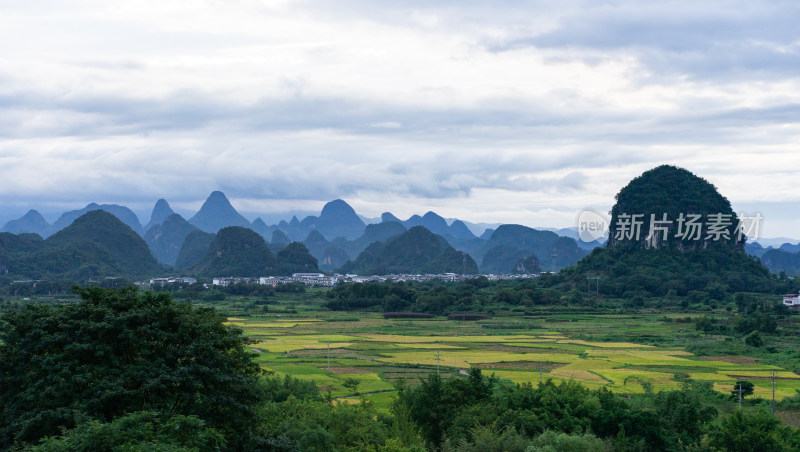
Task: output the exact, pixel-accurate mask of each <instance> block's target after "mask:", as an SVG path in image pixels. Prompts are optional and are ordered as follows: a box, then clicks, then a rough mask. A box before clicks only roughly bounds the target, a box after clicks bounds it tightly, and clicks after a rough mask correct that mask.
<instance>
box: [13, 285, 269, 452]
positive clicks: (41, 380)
mask: <svg viewBox="0 0 800 452" xmlns="http://www.w3.org/2000/svg"><path fill="white" fill-rule="evenodd" d="M75 291H76V293H77V294H78V295H80V297H81V301H79V302H76V303H72V304H66V305H60V306H57V307H50V306H41V305H36V306H34V305H29V306H26V307H25V308H23V309H20V310H16V311H9V312H5V313H4V314H3V315H2V317H1V318H2V324H3V328H2V330H0V447H10V446H11V445H12V444H14V443H20V442H35V441H37V440H38V439H40V438H42V437H44V436H52V435H56V434H59V433H60V432H61V429H62V428H68V429H69V428H74V427H76V426H77V425H80V424H83V423H85V422H87V421H91V420H99V421H101V422H104V423H107V422H110V421H112V420H113V419H115V418H118V417H120V416H123V415H124V414H125V413H130V412H134V411H160V412H162V413H165V414H166V415H174V414H182V415H187V416H189V415H196V416H198V417H199V418H201V419H203V420H204V421H205V422H206V423H207V424H208V426H209V427H212V428H214V429H217V430H218V431H219V432H221V433H222V434H224V435H225V436H226V438H228V442H229V444H231V446H232V447H234V446H237V445H241V444H242V443H244V442H247V441H249V440H250V439H251V437H252V434H253V428H254V422H255V421H256V417H255V411H254V406H255V405H256V404H257V403H258V402H259V401H260V398H261V394H262V393H261V390H260V389H259V387H258V386H257V381H258V378H259V375H260V374H261V370H260V369H259V367H258V365H257V364H255V363H254V362H253V356H254V354H253V353H251V352H250V351H248V350H247V348H246V347H247V345H249V344H250V343H251V341H250V340H248V339H246V338H245V337H243V336H242V333H241V331H240V330H238V329H237V328H234V327H231V326H227V325H225V324H224V322H225V320H226V318H225V316H223V315H221V314H219V313H217V312H216V311H214V310H213V309H209V308H194V307H192V306H191V305H189V304H181V303H176V302H174V301H173V300H172V299H170V297H169V295H167V294H154V293H152V292H148V293H144V294H140V293H138V292H137V290H136V289H135V288H125V289H100V288H96V287H95V288H88V289H82V288H78V287H76V288H75ZM234 432H235V435H234ZM237 447H238V446H237Z"/></svg>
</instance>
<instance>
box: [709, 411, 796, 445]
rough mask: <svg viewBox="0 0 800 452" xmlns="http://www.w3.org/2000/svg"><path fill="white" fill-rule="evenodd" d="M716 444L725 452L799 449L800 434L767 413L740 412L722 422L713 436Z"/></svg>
mask: <svg viewBox="0 0 800 452" xmlns="http://www.w3.org/2000/svg"><path fill="white" fill-rule="evenodd" d="M712 445H713V446H715V447H717V448H719V449H721V450H727V451H741V452H750V451H752V452H760V451H766V450H769V451H783V450H787V451H788V450H798V448H800V432H799V431H798V430H796V429H793V428H791V427H786V426H781V425H780V421H779V420H778V419H777V418H775V417H774V416H771V415H770V414H769V413H767V412H766V411H762V410H760V411H756V412H754V413H746V412H743V411H742V410H737V411H735V412H734V413H733V414H731V415H729V416H727V417H725V418H723V419H722V422H721V423H720V427H719V430H717V431H715V432H714V433H713V435H712Z"/></svg>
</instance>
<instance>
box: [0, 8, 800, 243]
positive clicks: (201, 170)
mask: <svg viewBox="0 0 800 452" xmlns="http://www.w3.org/2000/svg"><path fill="white" fill-rule="evenodd" d="M799 20H800V2H797V1H796V0H788V1H779V0H775V1H757V0H751V1H741V2H732V1H724V2H722V1H719V2H717V1H710V0H703V1H658V2H656V1H651V2H643V1H605V2H597V1H590V0H587V1H570V0H561V1H558V2H553V1H550V0H547V1H528V2H525V1H508V2H475V1H469V0H466V1H465V0H460V1H455V0H453V1H438V2H436V1H425V2H422V1H402V2H396V1H395V2H388V1H387V2H377V1H349V0H337V1H319V2H317V1H248V0H241V1H240V0H224V1H222V0H208V1H198V0H185V1H172V0H157V1H150V0H137V1H108V0H104V1H91V0H86V1H71V0H56V1H37V0H3V1H2V2H0V42H2V47H0V187H2V189H0V219H2V220H7V219H10V218H12V217H15V216H19V215H21V214H22V213H24V212H25V211H26V210H27V209H28V208H37V209H40V210H41V211H42V212H43V213H46V214H47V216H48V217H49V219H51V220H52V219H53V217H54V216H56V215H57V213H58V212H60V211H62V210H64V209H66V208H76V207H82V206H84V205H85V204H87V203H89V202H93V201H94V202H101V203H102V202H114V203H119V204H125V205H128V206H129V207H131V208H133V209H134V210H135V211H136V212H137V213H140V216H141V217H142V218H141V220H142V222H143V223H146V222H147V220H148V219H149V218H148V216H149V209H150V208H151V206H152V205H153V203H154V202H155V201H156V200H157V199H158V198H160V197H163V198H166V199H167V200H168V201H170V203H171V204H172V205H173V206H174V207H176V208H178V209H183V210H185V211H190V210H193V209H196V208H198V207H199V205H200V204H201V203H202V201H203V200H204V199H205V197H206V196H208V194H209V193H210V192H211V191H212V190H218V189H219V190H222V191H224V192H225V193H226V194H227V195H228V196H229V198H231V200H232V202H233V204H234V205H235V206H236V207H237V208H238V209H240V210H241V211H243V212H247V213H248V216H250V218H251V219H252V218H254V216H255V214H258V213H264V214H270V213H272V214H274V213H276V212H285V211H289V210H301V211H317V212H318V211H319V209H320V208H321V207H322V205H323V204H324V202H326V201H329V200H331V199H334V198H342V199H345V200H346V201H348V202H349V203H350V204H351V205H353V207H354V208H355V209H356V210H357V211H358V212H359V213H361V214H363V215H366V216H378V215H380V213H381V212H383V211H387V210H389V211H392V212H393V213H395V214H396V215H398V216H400V217H402V218H405V217H407V216H409V215H411V214H413V213H424V212H426V211H427V210H431V209H433V210H435V211H436V212H437V213H439V214H441V215H443V216H445V217H458V218H462V219H465V220H469V221H473V222H480V221H485V222H505V223H509V222H514V223H521V224H526V225H529V226H549V227H567V226H572V225H573V223H574V220H575V217H576V211H577V210H578V209H580V208H583V207H592V208H596V209H599V210H606V211H607V210H609V209H610V207H611V205H612V204H613V202H614V195H615V194H616V193H617V192H618V191H619V189H620V188H621V187H622V186H624V185H625V184H626V183H627V182H628V181H629V180H630V179H631V178H633V177H635V176H637V175H639V174H640V173H641V172H643V171H645V170H647V169H649V168H651V167H653V166H656V165H659V164H662V163H671V164H676V165H679V166H682V167H685V168H687V169H689V170H691V171H693V172H695V173H696V174H698V175H700V176H702V177H704V178H706V179H708V180H709V181H710V182H712V183H713V184H715V185H716V186H717V188H718V189H719V190H720V191H721V192H722V194H723V195H725V196H727V197H728V199H730V200H731V202H732V203H733V205H734V208H735V209H736V210H739V211H744V210H746V211H750V212H752V211H761V212H763V213H764V216H765V222H764V234H765V235H767V236H773V237H774V236H788V237H800V178H798V170H800V139H799V138H800V27H798V26H797V23H798V21H799ZM145 212H147V213H146V214H145Z"/></svg>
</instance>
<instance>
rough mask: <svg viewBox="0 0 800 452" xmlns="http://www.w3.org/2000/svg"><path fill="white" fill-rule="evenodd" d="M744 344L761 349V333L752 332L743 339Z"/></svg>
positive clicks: (762, 340) (762, 341)
mask: <svg viewBox="0 0 800 452" xmlns="http://www.w3.org/2000/svg"><path fill="white" fill-rule="evenodd" d="M744 343H745V344H747V345H749V346H751V347H763V346H764V339H763V338H761V333H759V332H758V331H753V332H752V333H750V334H748V335H747V336H745V337H744Z"/></svg>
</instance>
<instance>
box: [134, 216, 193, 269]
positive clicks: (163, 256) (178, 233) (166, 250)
mask: <svg viewBox="0 0 800 452" xmlns="http://www.w3.org/2000/svg"><path fill="white" fill-rule="evenodd" d="M196 230H197V228H196V227H194V226H193V225H191V224H189V222H188V221H186V220H184V219H183V217H182V216H180V215H178V214H177V213H173V214H172V215H170V216H168V217H167V218H166V219H164V221H163V222H161V223H158V224H156V225H154V226H153V227H151V228H150V229H149V230H148V231H147V233H146V234H145V235H144V241H145V242H146V243H147V246H148V247H150V251H152V253H153V256H155V258H156V259H157V260H158V261H159V262H160V263H162V264H164V265H170V266H173V265H175V261H176V260H177V259H178V254H180V252H181V248H183V242H184V241H185V240H186V236H187V235H189V233H190V232H192V231H196Z"/></svg>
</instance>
